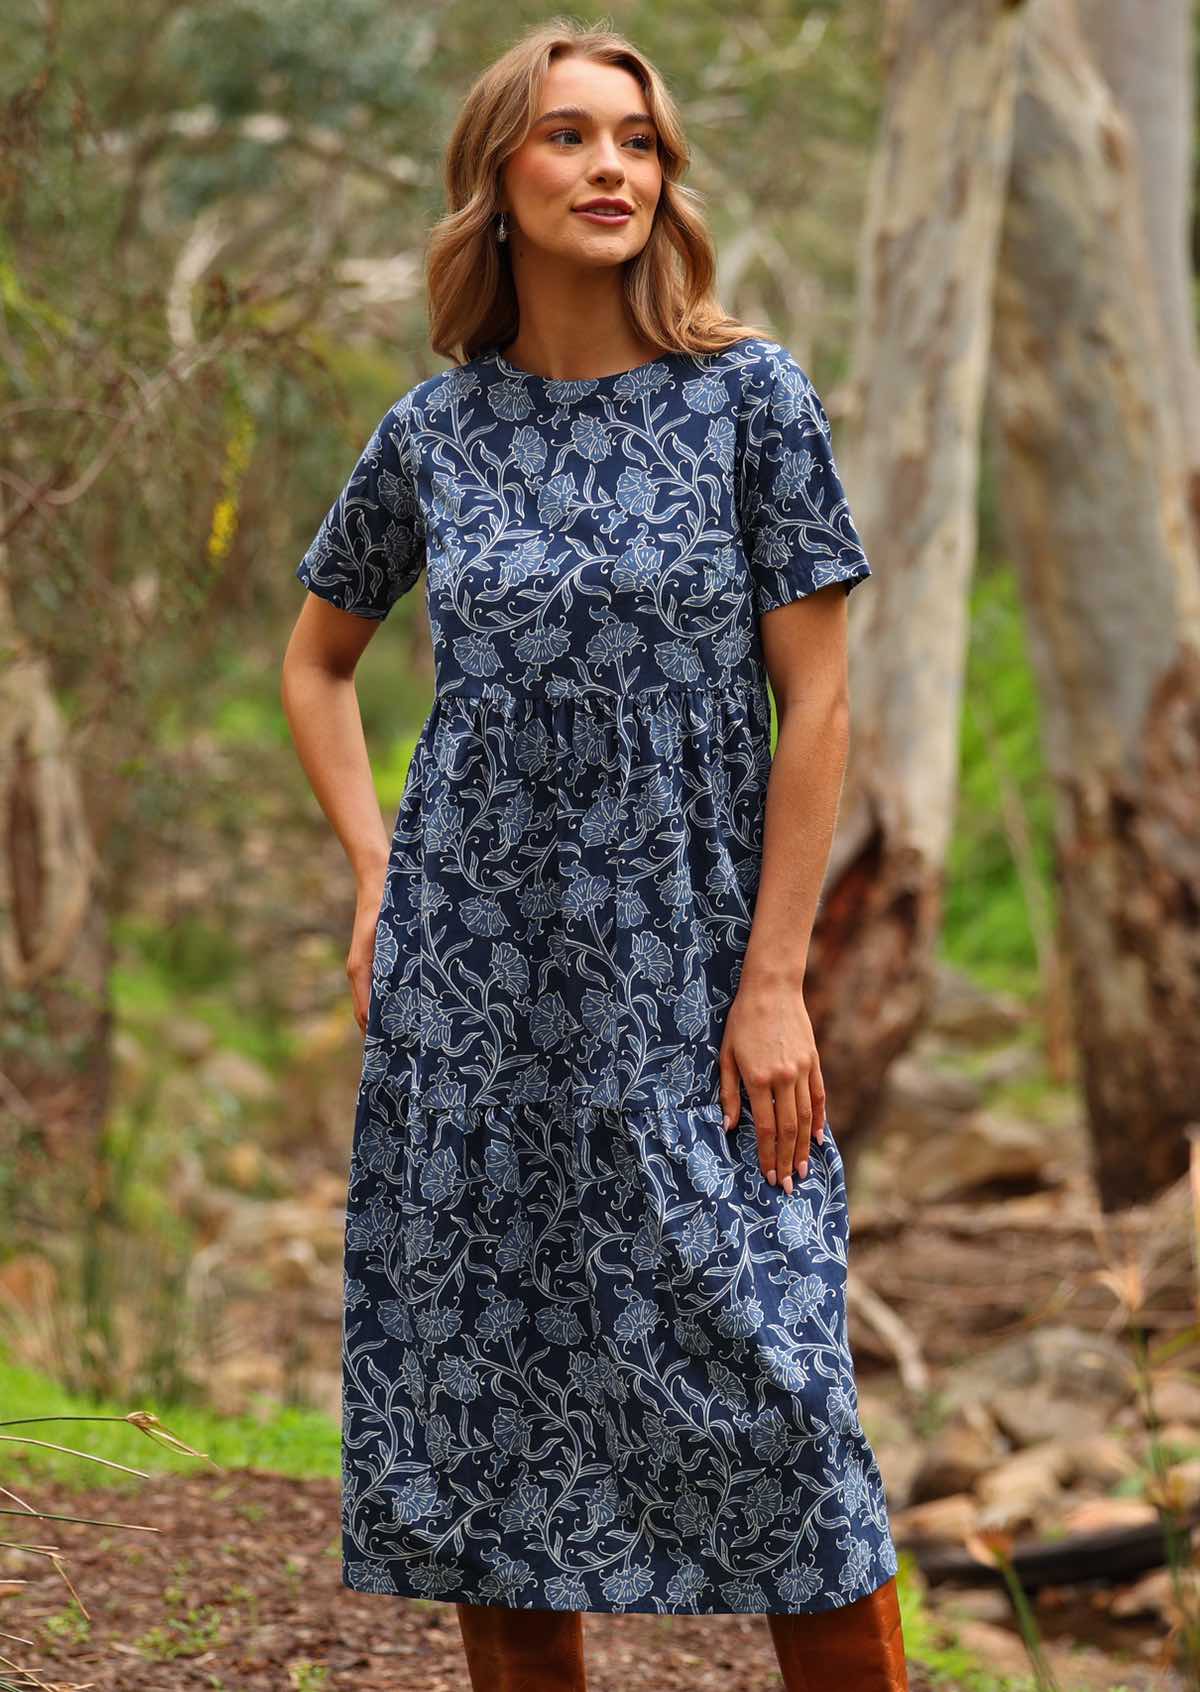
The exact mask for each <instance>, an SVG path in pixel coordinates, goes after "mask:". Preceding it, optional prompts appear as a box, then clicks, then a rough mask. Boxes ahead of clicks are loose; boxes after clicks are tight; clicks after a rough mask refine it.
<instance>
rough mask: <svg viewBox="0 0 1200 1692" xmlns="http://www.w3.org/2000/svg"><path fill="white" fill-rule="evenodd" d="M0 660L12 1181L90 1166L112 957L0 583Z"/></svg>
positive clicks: (55, 718)
mask: <svg viewBox="0 0 1200 1692" xmlns="http://www.w3.org/2000/svg"><path fill="white" fill-rule="evenodd" d="M0 652H3V661H2V662H0V806H2V807H3V809H2V811H0V816H2V817H3V828H2V832H0V843H2V847H3V849H2V850H0V1023H2V1025H3V1049H2V1050H0V1130H2V1133H0V1143H2V1144H3V1147H4V1154H5V1158H6V1165H7V1170H8V1176H9V1179H10V1180H12V1181H14V1183H17V1184H19V1181H20V1170H21V1168H22V1167H24V1165H25V1162H26V1160H27V1159H33V1162H32V1164H31V1165H30V1167H31V1169H34V1170H35V1171H36V1172H37V1173H38V1174H41V1173H45V1172H46V1171H45V1165H46V1160H47V1155H48V1156H49V1158H50V1159H51V1160H54V1161H60V1160H61V1159H63V1158H64V1157H67V1156H70V1157H71V1159H72V1164H73V1167H74V1168H75V1170H76V1171H77V1172H80V1171H82V1170H83V1169H84V1168H87V1167H91V1166H92V1160H91V1158H90V1156H88V1157H87V1158H82V1159H81V1158H80V1156H79V1154H80V1152H81V1151H82V1150H83V1149H84V1142H85V1141H86V1143H87V1145H88V1146H89V1147H90V1145H91V1142H92V1139H93V1137H94V1136H95V1134H96V1133H97V1132H98V1131H99V1129H100V1127H101V1125H102V1124H103V1122H104V1119H105V1113H106V1110H107V1108H108V1098H109V1072H110V1057H109V1032H110V1030H109V1021H110V1014H109V974H110V965H111V960H110V955H109V953H110V942H109V938H108V932H107V924H106V921H105V909H104V902H103V900H102V898H101V897H100V894H99V890H98V888H97V865H96V855H95V852H94V850H93V847H92V842H91V838H90V835H89V832H88V825H87V819H86V816H85V813H84V803H83V797H82V794H81V790H80V784H79V781H78V777H77V773H76V770H75V765H74V761H73V752H72V748H71V746H70V744H69V739H68V734H67V728H66V724H65V723H64V720H63V717H62V714H61V712H60V710H59V707H58V705H57V703H56V701H55V697H54V691H53V685H52V681H51V678H50V676H49V674H48V672H47V668H46V665H45V663H44V661H43V660H42V659H40V658H39V657H37V656H36V655H35V654H33V653H32V652H30V651H29V649H28V647H27V646H26V644H25V642H24V641H23V639H22V636H21V634H20V631H19V630H18V628H17V625H16V621H15V618H14V616H13V608H12V602H11V599H10V597H9V594H8V591H7V585H6V583H5V581H4V578H3V575H2V574H0ZM52 1178H53V1177H52ZM60 1192H61V1189H60ZM26 1196H28V1192H27V1195H26Z"/></svg>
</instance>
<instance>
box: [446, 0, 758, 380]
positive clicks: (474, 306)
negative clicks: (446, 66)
mask: <svg viewBox="0 0 1200 1692" xmlns="http://www.w3.org/2000/svg"><path fill="white" fill-rule="evenodd" d="M564 55H566V56H572V57H576V58H586V59H594V60H596V61H597V62H598V63H600V64H606V65H618V66H620V67H621V68H622V69H624V70H627V71H629V72H630V73H631V74H632V75H633V76H635V77H636V78H637V80H638V83H639V84H640V85H641V89H642V93H643V94H644V95H645V99H646V109H647V111H649V113H650V115H651V116H652V117H653V119H654V121H655V124H656V125H657V129H658V136H659V160H660V163H661V166H662V191H661V194H660V196H659V201H658V205H657V207H656V209H655V213H654V222H653V225H652V226H651V230H650V235H649V238H648V240H647V241H646V244H645V246H644V247H643V248H642V250H641V252H640V253H638V254H636V256H635V257H633V258H632V259H630V260H628V261H627V263H626V265H625V304H626V309H627V310H628V313H629V319H630V322H631V324H632V326H633V328H634V329H635V331H636V332H637V334H638V336H639V337H640V338H641V339H643V340H646V341H648V342H650V343H651V344H652V345H654V346H656V347H658V348H659V349H660V350H661V351H662V352H664V353H674V352H696V353H701V352H719V351H721V349H722V348H724V347H728V346H731V345H733V344H734V343H735V342H736V341H740V340H744V339H745V338H746V337H747V336H751V335H754V336H764V337H766V336H768V335H769V333H770V332H769V330H767V329H764V328H761V327H759V326H758V325H754V324H746V323H742V322H740V321H739V320H738V319H737V318H734V317H730V316H729V315H728V313H727V312H726V311H724V309H723V308H722V306H721V303H720V301H719V300H718V298H717V296H716V291H715V283H716V273H717V255H716V248H715V246H714V244H713V239H712V236H711V235H710V233H709V231H708V226H707V224H706V223H705V221H704V218H703V216H702V214H701V212H700V210H699V204H700V195H699V194H697V193H696V192H695V191H694V190H693V189H691V188H687V187H684V185H683V183H682V182H681V180H680V179H681V177H682V176H683V174H684V172H685V171H686V169H687V167H688V164H689V163H690V158H691V155H690V153H689V151H688V146H687V142H686V140H685V139H684V134H683V128H682V125H681V123H680V118H679V110H678V108H677V106H676V104H675V102H674V100H673V99H672V97H671V95H670V92H669V91H668V89H667V86H666V83H665V82H664V81H663V79H662V77H661V76H660V75H659V73H658V72H657V71H656V70H655V68H654V66H653V65H652V64H651V63H650V62H649V60H647V58H646V57H645V55H644V54H642V53H640V52H639V51H638V49H637V48H636V47H634V46H633V44H632V42H630V41H628V40H626V38H625V37H624V36H623V35H618V34H617V33H616V32H615V31H614V30H612V29H610V28H608V27H607V24H605V23H601V24H598V25H586V24H582V23H580V22H578V21H577V20H576V19H574V18H570V17H555V18H551V19H549V20H548V21H547V22H545V23H542V24H537V25H535V26H534V27H533V28H531V29H529V30H527V31H526V32H525V33H524V34H522V35H521V36H520V37H519V38H518V39H517V41H515V42H514V43H513V45H512V46H511V47H510V48H509V49H508V50H507V52H505V53H503V54H502V55H501V57H500V58H498V59H496V60H494V61H493V62H492V64H490V65H489V66H488V67H487V69H486V70H485V71H483V73H482V74H481V75H480V76H479V77H478V78H477V79H476V81H475V83H474V84H473V86H472V87H471V89H470V90H469V92H468V93H467V95H466V97H465V99H464V100H463V103H462V106H461V108H460V111H459V115H458V118H457V120H456V122H455V125H454V129H453V132H452V133H451V136H450V139H449V141H448V142H447V145H446V154H445V162H444V170H445V185H446V204H447V206H448V207H449V210H448V211H447V212H446V214H445V215H444V216H443V217H441V218H439V220H438V221H437V223H436V224H434V226H433V228H432V229H431V231H430V235H429V241H428V247H427V252H426V261H425V284H426V293H427V298H428V311H429V327H430V344H431V345H432V347H433V349H434V351H435V352H437V353H439V354H440V355H441V356H442V357H443V358H449V359H452V360H454V361H455V362H462V363H465V362H466V361H467V360H468V359H471V358H474V357H475V355H476V354H477V353H479V352H481V351H483V350H484V349H485V348H487V347H491V346H503V345H505V344H506V343H507V342H508V341H510V340H512V339H513V337H514V336H515V335H516V333H517V329H518V327H519V318H520V313H519V310H518V306H517V295H516V290H515V288H514V286H513V279H512V270H511V264H510V260H509V257H508V248H507V247H506V246H505V245H504V244H503V243H500V242H498V241H497V240H496V216H497V213H498V211H499V203H498V198H499V187H500V178H501V173H502V170H503V165H504V161H505V160H506V159H507V158H508V157H509V155H510V154H512V153H514V152H515V151H516V149H517V148H518V147H519V146H520V145H521V143H522V141H524V139H525V137H526V135H527V134H528V133H529V129H530V126H531V124H532V122H533V119H534V118H535V117H536V115H537V104H536V102H537V98H538V93H539V90H540V88H541V84H542V80H543V78H544V77H545V75H546V72H547V70H548V69H549V67H550V65H551V64H552V63H553V61H554V60H555V59H557V58H560V57H562V56H564Z"/></svg>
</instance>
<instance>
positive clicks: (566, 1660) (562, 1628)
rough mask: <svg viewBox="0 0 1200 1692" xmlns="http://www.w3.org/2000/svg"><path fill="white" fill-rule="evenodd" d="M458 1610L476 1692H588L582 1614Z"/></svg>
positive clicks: (493, 1607) (478, 1607)
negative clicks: (584, 1664)
mask: <svg viewBox="0 0 1200 1692" xmlns="http://www.w3.org/2000/svg"><path fill="white" fill-rule="evenodd" d="M455 1607H456V1609H457V1610H458V1623H459V1627H460V1628H461V1630H462V1639H463V1649H464V1650H465V1652H466V1654H467V1667H468V1669H469V1671H470V1675H471V1685H472V1687H473V1688H474V1692H587V1685H586V1681H585V1679H584V1666H583V1617H582V1616H581V1615H580V1613H579V1611H578V1610H510V1609H505V1608H503V1607H502V1606H501V1605H499V1604H458V1605H456V1606H455Z"/></svg>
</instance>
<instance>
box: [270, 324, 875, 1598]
mask: <svg viewBox="0 0 1200 1692" xmlns="http://www.w3.org/2000/svg"><path fill="white" fill-rule="evenodd" d="M422 571H424V573H425V579H426V606H427V611H428V616H429V623H430V629H431V632H432V636H433V646H434V654H435V662H436V688H435V696H434V700H433V704H432V707H431V709H430V712H429V715H428V717H427V719H426V721H425V724H424V727H423V729H422V731H421V734H420V737H419V739H418V742H417V746H416V750H415V752H414V755H413V758H412V762H411V765H410V768H409V773H408V778H407V781H406V784H405V789H404V794H403V797H402V800H401V803H400V807H399V812H398V815H397V818H396V822H395V830H394V834H393V837H392V845H391V856H390V862H389V867H388V871H387V877H386V884H385V889H384V894H383V902H382V906H381V909H380V914H379V920H378V925H377V930H376V940H375V960H374V974H373V983H372V992H371V1002H370V1011H369V1017H368V1026H367V1032H366V1040H365V1047H364V1053H363V1066H362V1078H361V1084H360V1087H359V1092H358V1100H357V1113H356V1118H355V1125H354V1136H353V1146H352V1151H351V1163H350V1179H349V1190H348V1206H347V1221H346V1257H345V1264H346V1276H345V1322H344V1330H343V1348H342V1349H343V1357H342V1362H343V1387H344V1390H343V1490H342V1529H343V1580H344V1583H345V1584H346V1585H347V1586H349V1587H351V1588H353V1589H355V1590H358V1591H366V1592H384V1593H396V1594H401V1595H406V1596H417V1597H423V1598H440V1599H446V1600H458V1601H464V1602H470V1603H477V1604H489V1603H490V1604H503V1605H509V1606H516V1607H521V1606H533V1607H537V1608H565V1609H578V1610H594V1611H620V1610H638V1611H659V1612H678V1611H688V1612H695V1613H729V1612H733V1611H739V1610H742V1611H754V1612H758V1613H767V1612H793V1611H811V1610H821V1609H827V1608H830V1607H832V1606H835V1605H840V1604H846V1603H849V1602H851V1601H853V1600H854V1599H856V1598H859V1597H861V1596H863V1595H865V1594H866V1593H868V1592H870V1591H873V1590H874V1589H875V1588H877V1587H878V1586H880V1585H881V1584H882V1583H883V1582H884V1581H885V1580H886V1579H888V1578H889V1576H890V1575H892V1574H893V1573H894V1572H895V1569H896V1557H895V1550H894V1547H893V1543H892V1539H891V1535H890V1531H889V1524H888V1514H887V1504H886V1500H885V1495H884V1488H883V1483H882V1479H881V1476H880V1473H879V1469H878V1466H877V1464H876V1461H875V1457H874V1455H873V1452H872V1450H871V1447H870V1444H869V1443H868V1440H867V1438H866V1435H865V1433H864V1431H863V1428H862V1425H861V1423H860V1421H859V1417H858V1412H857V1406H856V1393H855V1384H854V1372H853V1364H852V1360H851V1354H850V1350H849V1346H848V1343H847V1330H846V1307H845V1281H846V1260H847V1248H848V1243H849V1226H848V1219H847V1210H846V1190H845V1183H844V1178H843V1169H842V1163H841V1158H840V1155H839V1152H838V1149H837V1145H836V1142H835V1140H834V1137H833V1133H832V1130H831V1128H830V1127H829V1125H828V1124H827V1125H826V1136H825V1141H824V1144H823V1145H818V1144H817V1143H816V1142H815V1141H814V1142H813V1145H812V1148H811V1163H810V1173H809V1176H808V1178H807V1179H806V1180H804V1181H801V1182H798V1183H797V1184H796V1186H795V1189H794V1191H793V1193H792V1194H791V1195H790V1197H789V1196H787V1195H785V1194H784V1193H783V1191H782V1189H781V1188H778V1187H771V1186H769V1185H768V1183H767V1181H766V1179H765V1177H764V1176H763V1175H762V1173H761V1170H760V1169H759V1166H758V1156H757V1148H756V1145H755V1138H754V1127H753V1121H752V1117H751V1113H750V1110H749V1106H748V1104H747V1103H746V1101H745V1100H743V1106H742V1116H741V1120H740V1121H739V1123H738V1125H737V1127H736V1128H735V1129H734V1130H733V1131H732V1132H730V1133H726V1131H725V1130H724V1129H723V1128H722V1125H721V1107H720V1103H719V1095H718V1084H719V1075H718V1067H717V1055H718V1051H719V1047H720V1042H721V1034H722V1029H723V1026H724V1021H725V1017H726V1015H727V1013H728V1010H729V1007H730V1005H731V1003H732V1000H733V996H734V993H735V991H736V988H737V981H738V973H739V967H740V962H741V958H742V955H743V953H744V951H745V947H746V943H747V940H748V937H749V933H750V923H751V917H752V914H753V909H754V896H755V890H756V887H757V884H758V878H759V872H760V867H761V854H762V835H763V808H764V801H765V796H766V784H767V777H768V774H769V771H770V765H771V748H770V702H769V696H768V693H767V683H766V676H765V671H764V665H763V659H762V645H761V638H760V628H759V623H760V619H761V618H762V616H764V615H765V614H766V613H767V612H769V611H771V610H773V609H775V608H777V607H779V606H782V605H785V604H787V603H788V602H790V601H793V600H796V599H801V598H803V597H804V596H805V595H807V594H810V593H813V592H815V591H817V590H818V589H820V588H822V587H825V586H827V585H829V584H831V583H833V584H840V585H841V586H842V588H843V591H846V592H849V591H850V589H851V588H852V587H853V586H855V585H856V584H857V583H858V582H860V581H863V580H864V579H866V578H867V577H868V576H869V575H870V573H871V572H870V567H869V565H868V562H867V559H866V557H865V556H864V552H863V548H862V545H861V543H860V540H859V537H858V535H857V533H856V532H855V529H854V525H853V522H852V520H851V516H850V512H849V510H848V507H847V503H846V497H845V493H844V491H843V488H842V486H841V483H840V480H839V477H838V473H837V468H836V465H835V463H834V459H833V456H832V452H831V450H830V440H829V424H828V420H827V418H826V415H825V412H824V409H823V407H822V405H821V402H820V399H819V398H818V396H817V394H816V391H815V390H814V388H813V385H812V383H811V382H810V380H809V379H808V377H807V376H806V375H805V373H804V372H803V371H802V370H801V369H800V367H799V366H798V365H797V364H796V362H795V360H794V359H793V358H792V356H791V354H790V353H789V352H788V351H787V350H786V349H785V348H783V347H782V346H780V345H779V344H778V343H776V342H773V341H768V340H764V339H760V338H757V337H754V338H747V339H744V340H742V341H740V342H738V343H736V344H735V345H734V346H732V347H729V348H727V349H725V350H724V351H722V352H719V353H713V354H705V355H692V354H682V355H670V356H664V357H660V358H658V359H656V360H654V361H653V362H651V363H649V364H644V365H641V366H638V367H637V368H635V369H633V370H629V371H626V372H623V373H620V374H616V375H610V376H604V377H600V378H597V379H594V380H589V381H551V380H549V379H544V378H541V377H538V376H535V375H532V374H529V373H527V372H524V371H521V370H519V369H517V368H516V367H515V366H513V365H512V364H510V363H509V362H508V361H507V360H506V359H505V357H504V356H503V354H502V352H501V351H500V350H499V348H493V349H490V350H489V351H487V352H484V353H482V354H479V355H478V356H476V357H475V358H473V359H472V360H471V361H470V362H469V363H466V364H464V365H461V366H457V367H455V368H453V369H450V370H447V371H444V372H441V373H439V374H437V375H435V376H432V377H430V378H428V379H427V380H425V381H422V382H420V383H418V384H417V385H416V386H415V387H414V388H412V389H411V390H410V391H409V392H408V393H406V394H405V395H404V396H403V397H402V398H401V399H400V400H399V401H397V403H396V404H395V405H393V406H392V407H391V408H390V409H389V411H388V412H387V413H386V415H385V416H384V417H383V418H382V419H381V420H380V423H379V424H378V426H377V428H376V429H375V431H374V432H373V433H372V436H371V439H370V440H369V441H368V443H367V445H366V447H365V448H364V450H363V452H362V454H361V456H360V458H359V460H358V463H357V464H356V465H355V467H354V469H353V470H352V472H351V474H350V476H349V479H348V480H347V482H346V484H345V486H344V488H343V489H342V491H341V492H340V493H339V494H338V496H337V498H336V500H335V501H334V503H333V505H332V506H331V508H330V510H329V511H328V513H327V515H326V516H325V518H324V519H323V521H322V523H321V525H320V528H319V530H318V532H317V534H316V535H315V537H314V539H313V541H312V544H311V546H310V547H309V548H308V550H307V552H306V553H305V555H304V558H303V559H302V561H301V563H300V565H299V567H298V569H297V571H296V574H297V576H298V577H299V578H300V580H301V581H302V582H303V583H304V584H305V585H306V586H307V587H308V588H309V589H310V590H311V591H312V592H313V593H315V594H318V595H319V596H321V597H322V598H324V599H327V600H328V601H330V603H332V604H334V605H336V606H338V607H340V608H341V609H342V610H345V611H349V612H352V613H354V614H355V615H357V616H362V617H369V618H375V619H382V618H384V617H386V616H387V614H388V612H389V610H390V608H391V606H392V605H393V604H394V603H395V601H396V600H397V599H398V598H399V597H400V596H401V595H402V594H404V593H406V592H408V591H409V590H410V589H411V588H413V587H414V586H415V584H416V582H417V581H418V579H419V577H420V575H421V573H422Z"/></svg>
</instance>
